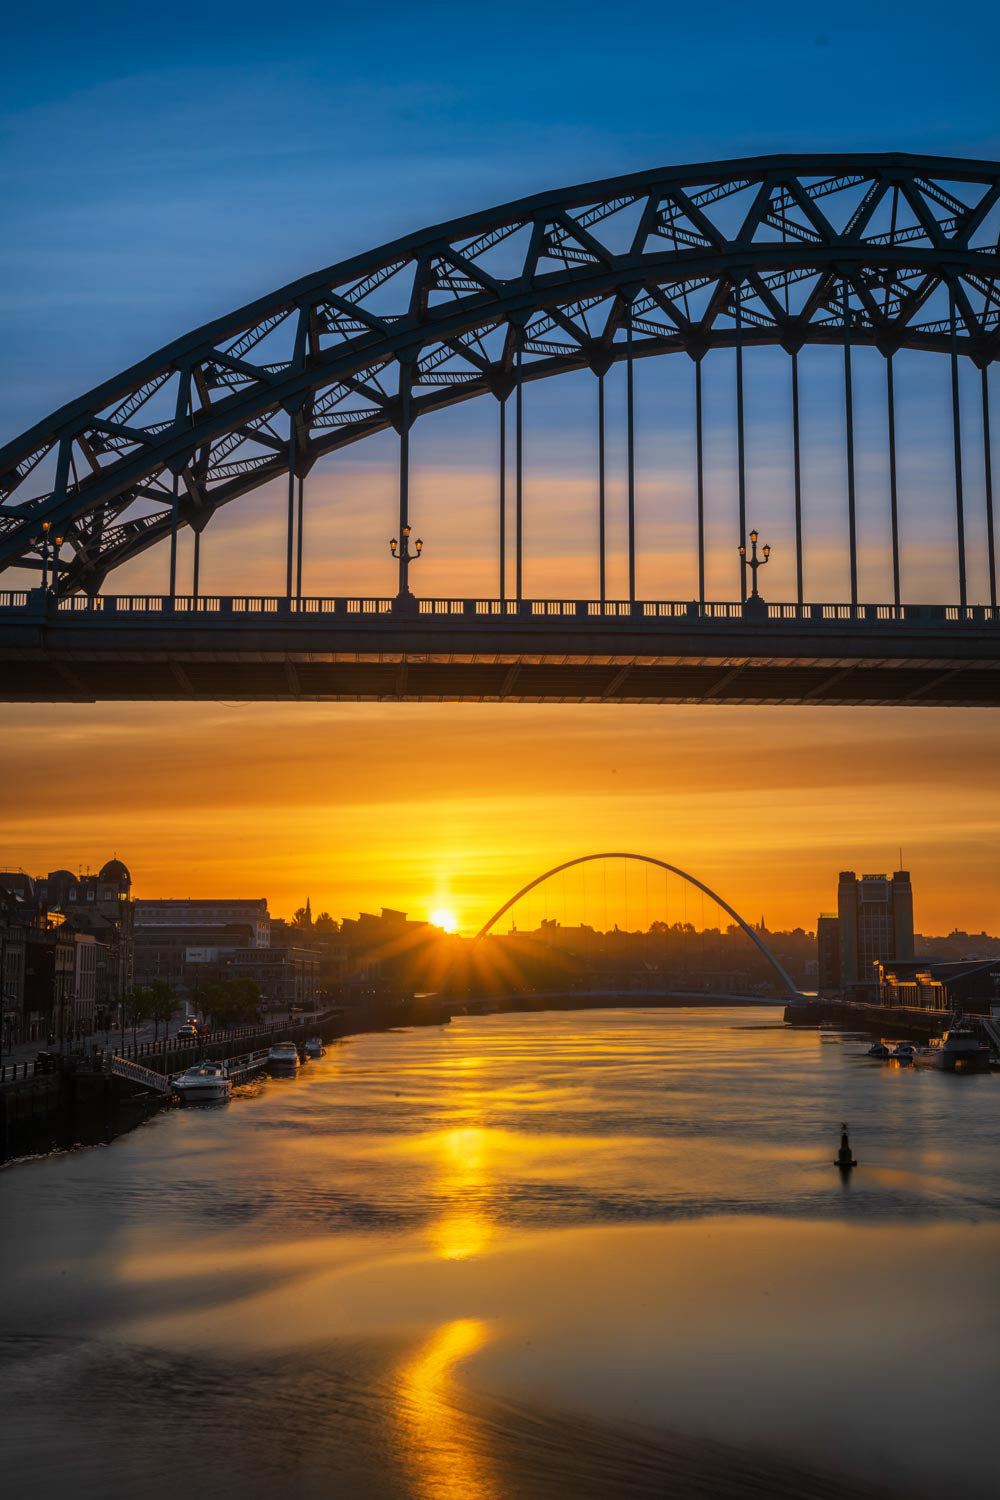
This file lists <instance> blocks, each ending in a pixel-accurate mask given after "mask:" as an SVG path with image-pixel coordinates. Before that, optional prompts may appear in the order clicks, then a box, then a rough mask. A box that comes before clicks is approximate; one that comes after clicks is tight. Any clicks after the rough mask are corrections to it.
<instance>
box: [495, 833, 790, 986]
mask: <svg viewBox="0 0 1000 1500" xmlns="http://www.w3.org/2000/svg"><path fill="white" fill-rule="evenodd" d="M598 859H634V860H635V861H636V862H637V863H638V864H643V865H655V866H656V867H657V868H658V869H660V870H667V871H669V872H670V874H671V875H679V876H680V877H681V879H682V880H686V881H687V882H688V884H689V885H693V886H694V887H695V888H696V889H697V890H699V891H704V893H705V895H706V896H710V897H711V898H712V900H713V901H714V902H716V904H717V905H719V906H721V907H722V909H723V911H724V912H727V913H728V914H729V916H731V917H732V919H733V921H734V922H738V923H739V925H740V927H742V929H743V931H744V932H745V933H746V935H747V937H748V938H750V940H751V942H753V943H755V944H756V945H757V947H758V948H759V949H760V951H761V953H762V954H763V955H764V957H765V958H766V959H767V961H768V963H769V964H770V965H771V967H772V968H773V969H774V971H775V973H776V974H778V975H780V977H781V981H782V983H783V984H784V985H785V987H786V989H787V990H788V993H789V995H790V996H791V998H792V999H793V1000H801V998H802V992H801V990H800V989H799V987H798V985H797V984H796V983H795V982H794V980H793V979H792V978H791V977H790V975H789V974H787V973H786V971H785V969H784V968H783V967H782V965H781V964H780V963H779V962H778V960H777V958H776V957H775V956H774V954H773V953H772V952H771V950H770V948H769V947H768V946H767V944H766V943H765V942H764V939H763V938H762V937H761V936H760V934H759V933H757V932H755V931H754V930H753V928H752V927H750V926H749V925H748V924H747V923H746V922H744V920H743V918H742V917H741V916H740V914H739V912H738V911H734V909H733V908H732V907H731V906H730V905H729V902H728V901H723V899H722V897H721V896H719V895H717V894H716V892H715V891H713V890H712V888H711V887H710V886H707V885H705V884H704V882H703V881H701V880H698V879H697V877H696V876H694V875H689V874H688V872H687V871H686V870H681V869H679V868H678V866H677V865H670V864H667V862H666V860H665V859H656V858H655V857H654V856H653V855H652V854H625V853H622V852H621V851H619V850H616V851H614V852H611V853H605V854H580V855H577V857H576V859H567V860H565V861H564V862H563V863H562V864H561V865H553V867H552V869H551V870H546V871H545V873H544V875H536V876H535V879H534V880H529V881H528V883H527V885H523V886H522V887H521V889H520V890H519V891H517V892H516V893H515V894H514V895H513V896H511V898H510V900H509V901H505V902H504V904H503V906H501V907H500V910H499V911H495V912H494V913H493V915H492V917H490V919H489V921H488V922H486V923H485V924H484V925H483V926H482V927H481V928H480V929H479V931H478V932H477V933H476V937H475V941H476V942H477V943H478V941H479V939H480V938H483V937H485V936H486V934H487V933H488V932H489V930H490V928H491V927H492V926H493V924H494V922H499V920H500V918H501V917H502V916H503V914H504V912H507V911H510V909H511V907H512V906H513V905H514V904H515V903H516V902H518V901H520V899H521V897H522V896H526V895H527V894H528V892H529V891H533V890H534V888H535V886H536V885H541V884H542V882H543V881H545V880H548V879H549V877H550V876H552V875H558V874H559V873H560V871H562V870H570V869H572V868H573V866H574V865H586V864H591V863H592V862H593V861H595V860H598Z"/></svg>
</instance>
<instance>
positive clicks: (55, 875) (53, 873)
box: [47, 870, 79, 885]
mask: <svg viewBox="0 0 1000 1500" xmlns="http://www.w3.org/2000/svg"><path fill="white" fill-rule="evenodd" d="M47 878H48V879H49V880H72V882H73V884H74V885H78V884H79V881H78V878H77V876H76V875H74V874H73V871H72V870H50V871H49V873H48V877H47Z"/></svg>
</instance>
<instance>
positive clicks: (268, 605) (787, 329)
mask: <svg viewBox="0 0 1000 1500" xmlns="http://www.w3.org/2000/svg"><path fill="white" fill-rule="evenodd" d="M998 221H1000V165H998V164H997V163H991V162H980V161H967V160H961V159H954V158H945V157H914V156H907V155H898V154H897V155H835V154H823V155H810V156H781V157H778V156H775V157H765V158H755V159H748V160H737V161H726V162H714V163H705V164H700V165H694V166H686V167H672V168H664V169H658V170H655V171H650V172H643V173H637V174H633V175H630V176H624V177H619V178H614V179H611V180H605V181H602V182H596V183H587V184H583V185H581V186H579V187H574V188H567V189H563V190H560V191H557V192H552V193H545V194H541V195H538V196H536V197H533V198H528V199H524V200H521V201H519V202H516V203H511V204H507V205H504V206H502V207H499V208H496V209H492V210H489V211H487V212H483V213H479V214H474V215H470V216H468V217H465V218H462V219H458V220H455V221H453V222H451V223H449V224H444V225H438V226H436V227H434V228H432V229H427V230H422V231H419V232H418V233H416V234H413V235H410V236H407V237H404V238H403V239H399V240H396V241H394V242H393V243H391V244H389V245H385V246H383V247H381V248H380V249H378V250H375V251H372V252H370V253H367V254H364V255H359V256H356V257H353V258H352V259H350V260H347V261H343V262H341V263H340V264H338V265H335V266H332V267H329V268H327V269H325V270H323V271H320V272H318V273H316V274H315V275H313V276H309V277H306V278H303V279H302V280H300V281H297V282H294V283H292V284H290V285H289V286H286V287H283V288H281V289H280V290H279V291H277V292H275V293H273V294H272V295H270V296H268V297H264V298H261V299H259V300H258V301H256V302H254V303H251V304H250V305H248V306H246V307H244V308H241V309H239V310H238V311H237V312H234V313H232V314H231V315H229V316H227V317H223V318H219V319H217V320H216V321H214V322H212V323H210V324H207V325H205V326H204V327H202V328H200V329H198V330H196V331H195V332H193V333H191V334H188V335H186V336H185V337H183V338H180V339H178V340H177V341H176V342H174V343H173V344H171V345H168V346H167V347H166V348H164V349H161V350H159V351H158V352H157V353H155V354H153V355H151V356H150V357H149V358H148V359H146V360H143V361H142V362H141V363H139V364H137V365H135V366H133V367H132V368H131V369H130V370H127V371H125V372H124V373H123V374H121V375H120V376H117V377H115V378H114V379H112V380H109V381H107V382H105V383H104V384H103V385H101V386H99V387H98V388H96V389H95V390H93V391H91V392H89V393H88V394H86V395H84V396H81V397H80V398H79V399H78V400H76V401H73V402H71V403H69V404H68V405H66V406H64V407H62V408H61V409H60V410H59V411H57V412H55V413H54V414H53V415H52V416H51V417H49V418H47V419H46V420H45V421H43V422H40V423H38V424H36V426H35V427H33V428H32V429H31V430H30V431H28V432H26V433H24V434H23V435H22V436H21V437H19V438H16V439H14V440H13V441H12V442H9V443H7V444H6V445H5V446H4V447H3V448H0V571H2V570H4V569H15V570H28V571H29V573H33V574H34V575H35V577H36V578H37V579H38V580H39V582H40V583H41V588H40V589H38V588H35V589H21V590H18V589H12V590H10V591H9V592H8V593H6V594H0V694H2V695H3V696H4V697H7V698H32V697H35V698H39V697H41V698H49V697H70V698H83V699H89V698H95V697H115V696H121V697H207V698H212V697H219V696H236V695H239V696H243V697H264V698H273V697H284V696H288V697H300V696H303V697H390V698H391V697H428V698H439V697H472V698H506V697H528V698H534V697H542V698H552V697H555V698H573V699H581V698H582V699H588V698H597V699H604V698H612V699H613V698H638V699H648V700H657V701H676V700H681V701H688V700H697V701H722V702H724V701H754V702H761V701H765V702H766V701H796V702H801V701H807V702H844V701H847V702H907V701H911V700H912V701H921V702H926V703H932V702H941V703H951V702H968V703H1000V675H998V665H1000V652H998V649H997V647H998V638H1000V630H998V626H1000V616H998V606H997V583H996V555H995V554H996V548H995V537H994V517H993V500H992V470H991V425H990V414H989V382H988V378H987V372H988V368H989V366H990V364H991V363H992V362H993V361H994V360H996V359H997V357H998V354H1000V252H998V242H1000V236H998ZM807 344H820V345H835V346H838V347H840V348H842V350H843V354H844V446H845V458H846V493H845V496H844V519H845V523H846V524H845V533H846V544H847V550H848V553H849V559H850V598H849V599H848V600H840V601H836V602H833V603H829V602H828V603H825V604H819V603H814V602H812V601H807V599H806V597H805V594H804V557H805V550H806V549H805V541H804V536H803V525H802V455H801V446H800V433H799V398H798V356H799V351H800V350H801V349H802V347H803V346H804V345H807ZM759 345H778V346H780V347H781V348H782V349H783V350H784V351H785V352H786V354H787V355H788V357H789V359H790V361H791V368H792V412H791V417H792V422H791V427H792V454H791V460H792V465H793V470H794V501H795V574H796V580H797V589H796V598H795V599H794V600H789V601H787V602H782V603H778V604H775V603H771V604H769V605H768V604H765V603H764V601H763V600H762V598H761V597H760V595H759V593H758V590H757V588H756V578H757V572H756V568H755V567H754V566H753V563H754V561H755V558H754V555H753V552H751V553H750V555H749V556H747V555H746V553H741V562H740V597H739V599H738V600H726V601H710V600H708V599H706V596H705V574H706V527H705V495H704V488H705V486H704V441H703V422H702V379H701V371H702V362H703V360H704V357H705V356H706V354H707V353H708V352H709V351H711V350H715V349H729V350H732V351H734V359H735V373H736V423H737V434H738V465H737V475H736V482H735V485H734V491H735V493H734V496H733V500H734V504H733V511H734V515H733V534H732V535H733V546H734V547H735V546H736V545H737V543H739V544H740V546H744V545H746V546H747V547H748V548H749V547H750V545H751V544H750V543H749V539H748V516H747V484H746V479H747V473H746V467H747V466H746V452H745V437H744V411H743V357H744V352H745V351H746V350H748V349H750V348H752V347H754V346H759ZM859 345H871V346H874V347H875V348H877V349H878V350H879V351H880V352H881V354H882V355H883V356H884V358H885V369H886V424H887V426H886V436H887V447H888V465H889V499H890V510H891V515H890V523H891V537H892V574H893V597H892V599H891V600H889V599H886V600H885V601H876V602H874V603H865V602H864V601H863V600H862V599H861V598H860V596H859V589H858V548H859V537H858V514H857V494H856V491H857V485H856V473H855V470H856V463H855V411H854V405H855V398H854V392H853V384H852V349H854V348H855V347H857V346H859ZM901 349H919V350H926V351H933V352H937V353H938V354H940V355H941V356H943V357H944V358H945V359H947V360H948V361H950V366H951V377H952V423H953V428H954V489H953V494H952V495H951V496H949V497H947V501H948V509H949V511H950V512H951V513H952V514H953V517H954V535H955V541H956V556H957V570H956V578H955V592H954V599H953V603H952V605H951V606H947V607H946V606H921V605H919V603H917V602H909V601H906V600H904V598H903V595H902V589H901V581H900V565H899V515H898V494H897V488H898V487H897V478H896V439H895V397H894V386H893V357H894V355H895V354H896V352H897V351H899V350H901ZM668 353H685V354H687V355H688V356H689V358H690V361H691V363H692V368H693V372H694V384H695V408H696V416H695V432H694V434H693V439H694V444H693V445H694V447H695V448H696V455H697V456H696V482H695V485H694V497H693V498H694V501H695V508H696V516H697V551H698V557H697V573H698V596H697V598H695V599H691V600H684V601H662V600H646V599H641V598H639V597H638V596H637V592H636V558H637V551H638V550H639V549H638V544H637V536H636V505H635V492H636V464H635V444H634V393H633V369H634V365H635V361H636V360H638V359H643V358H646V357H649V356H658V355H665V354H668ZM965 360H968V361H971V362H972V364H973V365H975V366H976V367H977V368H978V370H979V371H980V380H981V403H982V431H983V436H984V443H983V456H982V463H983V472H984V482H985V493H986V517H985V520H986V529H987V549H986V550H987V552H988V559H987V563H988V568H987V571H988V576H989V587H988V599H987V598H985V597H984V598H982V599H977V598H973V597H971V596H970V590H969V584H968V570H967V550H968V549H967V543H966V515H965V512H966V502H965V489H966V487H967V480H966V478H965V477H964V476H963V439H962V418H963V411H962V401H961V397H960V387H959V367H960V363H961V362H962V361H965ZM619 362H620V363H624V364H625V366H626V370H627V387H626V390H627V434H626V436H627V481H626V492H627V558H628V592H627V597H626V598H624V599H609V598H608V596H607V588H606V582H607V574H606V503H605V501H606V473H605V440H604V427H605V423H604V381H605V376H606V374H607V372H608V371H609V369H610V368H611V367H612V365H614V364H616V363H619ZM579 369H589V370H591V371H592V372H593V373H594V375H595V378H596V387H597V403H596V406H597V426H598V451H599V474H598V486H597V488H598V507H597V508H598V515H597V523H598V524H597V527H596V532H597V538H598V547H597V552H598V560H599V578H600V586H599V590H598V597H597V598H595V599H590V600H532V599H526V598H525V595H524V590H523V571H524V569H523V564H524V548H523V534H524V482H523V480H524V474H523V470H524V464H523V452H522V427H523V406H524V391H525V387H526V386H530V385H531V383H532V382H534V381H537V380H541V379H545V378H547V377H549V376H553V375H557V374H559V373H562V372H564V371H570V370H579ZM481 395H489V396H492V397H493V398H494V399H495V400H496V401H497V406H498V412H499V430H498V446H499V454H500V462H499V467H498V502H499V503H498V526H497V538H498V548H497V577H498V589H497V595H496V596H495V597H494V598H492V599H459V600H456V599H452V600H424V601H420V602H419V604H418V602H417V601H416V600H414V598H413V596H412V594H411V593H410V589H409V565H410V554H409V545H408V537H409V534H410V508H409V491H410V458H409V447H410V432H411V428H412V426H413V423H414V422H415V421H416V420H417V419H418V418H419V417H421V416H422V415H425V414H427V413H430V412H434V411H437V410H440V409H442V408H445V407H451V406H454V405H456V404H458V403H461V402H464V401H468V400H470V399H471V398H473V397H476V396H481ZM511 404H512V405H513V407H514V416H513V423H512V424H511V425H512V427H513V433H512V434H511V435H510V438H509V439H508V406H509V405H511ZM390 429H391V430H392V431H393V432H395V433H396V434H397V435H398V442H399V460H398V468H399V518H398V519H399V538H398V540H399V542H400V545H399V547H398V550H397V551H396V557H397V563H396V566H397V568H398V575H397V584H398V587H397V590H396V593H395V595H393V596H389V597H386V598H383V599H364V598H353V599H351V598H325V597H311V596H305V595H303V591H302V569H303V530H304V527H303V518H304V507H305V480H306V478H307V476H308V474H309V472H310V470H311V469H312V468H313V466H314V465H315V463H316V462H317V460H318V459H319V458H321V457H322V456H323V455H325V454H328V453H331V452H333V451H335V450H337V449H341V448H344V447H346V446H347V445H349V444H353V443H357V442H361V441H363V440H364V439H366V438H368V437H370V436H371V435H373V434H375V433H378V432H382V431H386V430H390ZM508 448H510V449H512V450H513V465H511V463H510V455H509V454H508ZM966 465H967V459H966ZM511 466H512V467H513V476H512V478H511V476H510V475H509V473H508V471H509V469H510V468H511ZM281 476H285V477H286V479H287V490H288V494H287V537H286V546H285V549H284V561H285V565H286V568H285V571H286V589H285V593H284V595H282V596H278V597H274V598H269V599H262V598H243V597H235V598H219V597H217V596H206V595H204V594H203V593H202V592H201V591H200V589H199V574H198V569H199V555H200V539H201V536H202V534H203V532H204V530H205V528H206V526H207V525H208V523H209V521H210V520H211V518H212V516H213V515H214V514H215V513H216V512H217V511H218V510H219V509H220V507H222V506H225V505H227V504H229V503H231V502H234V501H237V500H238V499H239V498H240V497H241V496H244V495H246V494H248V493H249V492H251V491H253V490H254V489H256V488H258V487H259V486H261V485H263V484H265V483H268V482H269V481H273V480H275V479H278V478H280V477H281ZM749 519H753V518H749ZM185 528H189V529H190V531H191V532H192V533H193V536H194V576H193V582H192V587H191V590H190V592H188V593H183V594H181V593H178V589H177V539H178V534H179V533H180V532H182V531H183V530H184V529H185ZM157 543H162V544H163V545H164V546H165V547H168V548H169V558H170V566H169V589H168V591H167V593H166V594H164V595H162V596H160V595H153V596H140V597H138V598H137V597H135V596H133V595H125V596H121V595H114V594H106V595H103V594H102V593H101V592H100V591H101V590H102V589H104V588H105V585H106V581H107V580H108V578H109V577H110V576H112V575H113V574H114V571H115V569H117V568H118V567H120V566H121V565H122V564H125V563H127V562H130V561H131V560H132V559H134V558H135V557H137V556H138V555H139V554H140V553H142V552H144V551H145V550H146V549H148V548H150V547H152V546H154V545H155V544H157ZM751 583H752V587H751V586H750V584H751ZM226 664H228V666H227V665H226Z"/></svg>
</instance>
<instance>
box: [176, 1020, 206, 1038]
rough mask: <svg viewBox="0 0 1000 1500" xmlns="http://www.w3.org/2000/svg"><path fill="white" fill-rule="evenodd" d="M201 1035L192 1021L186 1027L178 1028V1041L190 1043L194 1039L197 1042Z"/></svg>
mask: <svg viewBox="0 0 1000 1500" xmlns="http://www.w3.org/2000/svg"><path fill="white" fill-rule="evenodd" d="M200 1035H201V1033H200V1032H199V1030H198V1028H197V1026H194V1025H192V1023H191V1022H190V1021H188V1022H187V1024H186V1025H184V1026H180V1027H178V1030H177V1040H178V1041H190V1040H191V1039H192V1038H194V1039H196V1040H197V1038H198V1037H199V1036H200Z"/></svg>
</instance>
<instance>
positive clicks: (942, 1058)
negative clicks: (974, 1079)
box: [913, 1016, 990, 1073]
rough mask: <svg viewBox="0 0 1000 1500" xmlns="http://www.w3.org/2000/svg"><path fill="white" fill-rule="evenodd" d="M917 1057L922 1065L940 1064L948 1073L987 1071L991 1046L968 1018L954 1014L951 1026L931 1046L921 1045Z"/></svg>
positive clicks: (918, 1062) (916, 1061) (924, 1066)
mask: <svg viewBox="0 0 1000 1500" xmlns="http://www.w3.org/2000/svg"><path fill="white" fill-rule="evenodd" d="M913 1061H914V1063H916V1065H917V1067H918V1068H938V1069H940V1070H941V1071H942V1072H945V1073H987V1072H989V1067H990V1049H989V1045H988V1044H987V1043H986V1042H984V1041H981V1040H980V1038H979V1037H978V1036H977V1035H976V1033H975V1031H974V1030H973V1029H972V1027H971V1026H970V1025H969V1023H968V1022H967V1021H965V1020H963V1019H962V1017H961V1016H953V1017H952V1021H951V1025H950V1026H949V1027H948V1030H947V1031H946V1032H944V1034H943V1035H942V1036H941V1037H940V1038H934V1039H933V1040H932V1041H931V1043H930V1045H929V1046H927V1047H921V1048H920V1049H919V1051H917V1052H916V1053H915V1054H914V1058H913Z"/></svg>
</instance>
